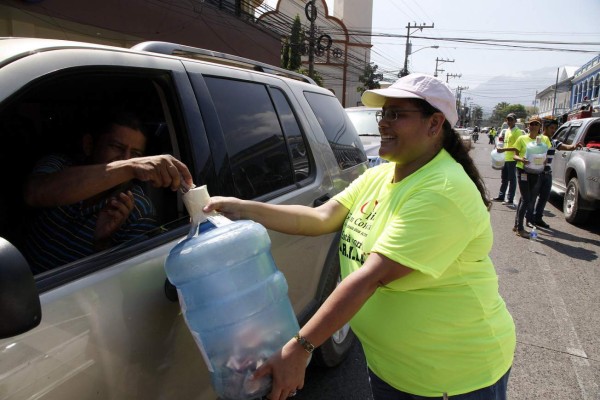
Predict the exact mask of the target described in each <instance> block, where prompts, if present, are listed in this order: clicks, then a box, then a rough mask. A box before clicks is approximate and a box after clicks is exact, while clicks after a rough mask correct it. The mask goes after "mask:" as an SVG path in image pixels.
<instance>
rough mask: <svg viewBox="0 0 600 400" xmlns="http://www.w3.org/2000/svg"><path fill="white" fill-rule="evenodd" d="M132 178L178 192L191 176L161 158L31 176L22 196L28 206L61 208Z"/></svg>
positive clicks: (176, 163)
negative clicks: (183, 182)
mask: <svg viewBox="0 0 600 400" xmlns="http://www.w3.org/2000/svg"><path fill="white" fill-rule="evenodd" d="M132 179H139V180H140V181H142V182H150V183H152V185H153V186H155V187H170V188H171V189H172V190H177V189H178V188H179V187H180V186H181V183H182V181H185V182H186V183H187V184H188V185H191V184H192V176H191V174H190V172H189V170H188V169H187V167H186V166H185V164H183V163H182V162H181V161H179V160H177V159H176V158H174V157H173V156H170V155H160V156H150V157H139V158H131V159H128V160H119V161H114V162H111V163H108V164H96V165H82V166H71V167H67V168H65V169H64V170H62V171H58V172H54V173H49V174H34V175H31V176H30V177H29V178H28V180H27V181H26V183H25V189H24V197H25V202H26V203H27V205H29V206H31V207H56V206H64V205H68V204H74V203H77V202H79V201H82V200H86V199H89V198H91V197H94V196H96V195H98V194H100V193H103V192H105V191H106V190H108V189H111V188H113V187H115V186H117V185H119V184H121V183H125V182H128V181H130V180H132Z"/></svg>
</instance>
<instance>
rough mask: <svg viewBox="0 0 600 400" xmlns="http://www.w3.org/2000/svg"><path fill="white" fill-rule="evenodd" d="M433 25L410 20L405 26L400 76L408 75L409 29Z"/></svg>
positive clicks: (419, 28) (432, 25)
mask: <svg viewBox="0 0 600 400" xmlns="http://www.w3.org/2000/svg"><path fill="white" fill-rule="evenodd" d="M312 1H315V0H312ZM433 27H434V24H433V23H432V24H431V26H429V25H425V24H421V25H417V23H416V22H415V24H414V25H411V24H410V22H409V23H408V25H407V26H406V48H405V49H404V68H403V69H402V70H401V71H400V76H406V75H408V55H409V54H410V46H411V43H410V34H411V33H412V32H411V31H410V30H411V28H412V29H418V30H420V31H422V30H423V29H425V28H433Z"/></svg>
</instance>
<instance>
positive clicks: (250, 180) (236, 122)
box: [205, 77, 306, 198]
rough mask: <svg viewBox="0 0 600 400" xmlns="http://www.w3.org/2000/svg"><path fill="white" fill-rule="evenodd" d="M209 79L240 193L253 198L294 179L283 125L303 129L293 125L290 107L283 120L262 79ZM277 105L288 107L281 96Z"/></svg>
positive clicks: (303, 151) (302, 152)
mask: <svg viewBox="0 0 600 400" xmlns="http://www.w3.org/2000/svg"><path fill="white" fill-rule="evenodd" d="M205 81H206V85H207V87H208V90H209V92H210V95H211V97H212V100H213V102H214V104H215V108H216V110H217V114H218V116H219V122H220V124H221V128H222V131H223V136H224V139H225V145H226V147H227V151H228V153H229V158H230V163H231V169H232V173H233V179H234V183H235V185H236V188H237V190H238V192H239V193H240V196H241V197H242V198H255V197H258V196H261V195H264V194H267V193H270V192H273V191H275V190H278V189H281V188H284V187H286V186H289V185H291V184H293V183H294V182H295V178H294V174H293V168H292V161H291V156H290V153H289V151H288V147H287V142H286V138H285V136H284V133H283V128H282V126H284V127H285V128H286V130H287V131H289V132H290V135H291V136H292V137H294V136H295V137H296V138H297V137H298V132H299V128H298V129H295V128H292V127H291V125H292V124H293V120H292V119H291V118H290V115H289V110H288V114H287V116H286V117H284V119H285V122H281V121H280V119H279V116H278V114H277V111H276V109H275V106H274V103H273V100H272V98H271V96H270V93H269V88H268V87H267V86H266V85H264V84H261V83H255V82H244V81H237V80H233V79H224V78H216V77H205ZM274 93H277V92H276V91H274ZM278 104H279V106H281V108H282V111H285V110H284V108H285V106H284V105H283V100H282V98H281V96H280V95H279V96H278ZM292 116H293V115H292ZM296 141H297V140H296ZM303 147H304V146H300V148H299V149H296V150H298V151H297V152H296V153H297V154H296V157H297V160H298V159H299V158H302V157H303V156H302V154H304V155H306V150H305V148H304V150H303ZM298 157H299V158H298Z"/></svg>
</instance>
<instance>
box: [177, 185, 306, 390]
mask: <svg viewBox="0 0 600 400" xmlns="http://www.w3.org/2000/svg"><path fill="white" fill-rule="evenodd" d="M183 198H184V203H185V205H186V208H187V209H188V212H189V213H190V215H191V217H192V227H191V229H190V233H189V234H188V237H187V238H186V239H184V240H183V241H181V242H180V243H178V244H177V245H176V246H175V247H174V248H173V249H172V250H171V252H170V253H169V256H168V257H167V259H166V261H165V271H166V273H167V276H168V278H169V281H171V283H172V284H173V285H175V287H176V288H177V292H178V295H179V303H180V305H181V308H182V310H183V313H184V316H185V321H186V323H187V326H188V328H189V329H190V331H191V333H192V335H193V337H194V339H195V341H196V343H197V345H198V347H199V349H200V351H201V353H202V355H203V357H204V361H205V363H206V365H207V367H208V370H209V372H210V376H211V382H212V385H213V388H214V389H215V392H216V393H217V394H218V395H219V397H220V398H222V399H224V400H250V399H255V398H259V397H262V396H264V395H266V394H268V393H269V391H270V388H271V378H270V377H264V378H261V379H258V380H254V379H252V374H253V373H254V371H255V370H256V369H257V368H258V367H259V366H260V365H261V364H262V363H264V362H265V361H266V360H267V358H268V357H269V356H271V354H273V353H274V352H275V351H277V350H279V349H280V348H281V347H282V346H283V345H284V344H285V343H287V341H289V340H290V339H291V338H292V337H293V336H294V335H295V334H296V333H297V332H298V331H299V326H298V321H297V320H296V316H295V314H294V311H293V309H292V306H291V303H290V301H289V298H288V296H287V289H288V287H287V282H286V280H285V277H284V276H283V274H282V273H281V272H280V271H279V270H278V269H277V267H276V266H275V262H274V260H273V257H272V255H271V252H270V248H271V241H270V239H269V235H268V233H267V230H266V229H265V228H264V227H263V226H262V225H260V224H258V223H255V222H252V221H231V220H229V219H227V218H225V217H223V216H222V215H219V214H216V213H214V214H211V215H205V214H204V213H203V212H202V208H203V206H204V205H205V204H206V202H207V201H208V199H209V196H208V192H207V190H206V186H202V187H199V188H195V189H192V190H190V191H189V192H187V193H186V194H185V195H184V196H183Z"/></svg>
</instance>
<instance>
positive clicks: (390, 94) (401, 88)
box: [361, 74, 458, 126]
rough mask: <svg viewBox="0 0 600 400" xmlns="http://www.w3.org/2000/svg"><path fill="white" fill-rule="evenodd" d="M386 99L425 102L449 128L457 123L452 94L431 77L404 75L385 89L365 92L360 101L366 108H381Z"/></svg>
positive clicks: (454, 100)
mask: <svg viewBox="0 0 600 400" xmlns="http://www.w3.org/2000/svg"><path fill="white" fill-rule="evenodd" d="M388 98H395V99H421V100H425V101H426V102H428V103H429V104H431V105H432V106H433V107H435V108H437V109H438V110H440V111H441V112H442V113H443V114H444V116H445V117H446V119H447V120H448V122H450V125H451V126H454V125H456V123H457V122H458V113H457V112H456V97H454V93H452V90H450V87H449V86H448V85H447V84H445V83H444V82H442V81H440V80H439V79H437V78H435V77H433V76H430V75H425V74H409V75H406V76H404V77H402V78H400V79H398V80H397V81H396V82H394V83H393V84H392V85H391V86H390V87H387V88H385V89H371V90H366V91H365V92H364V93H363V95H362V98H361V101H362V103H363V104H364V105H365V106H367V107H383V105H384V104H385V100H386V99H388Z"/></svg>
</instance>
